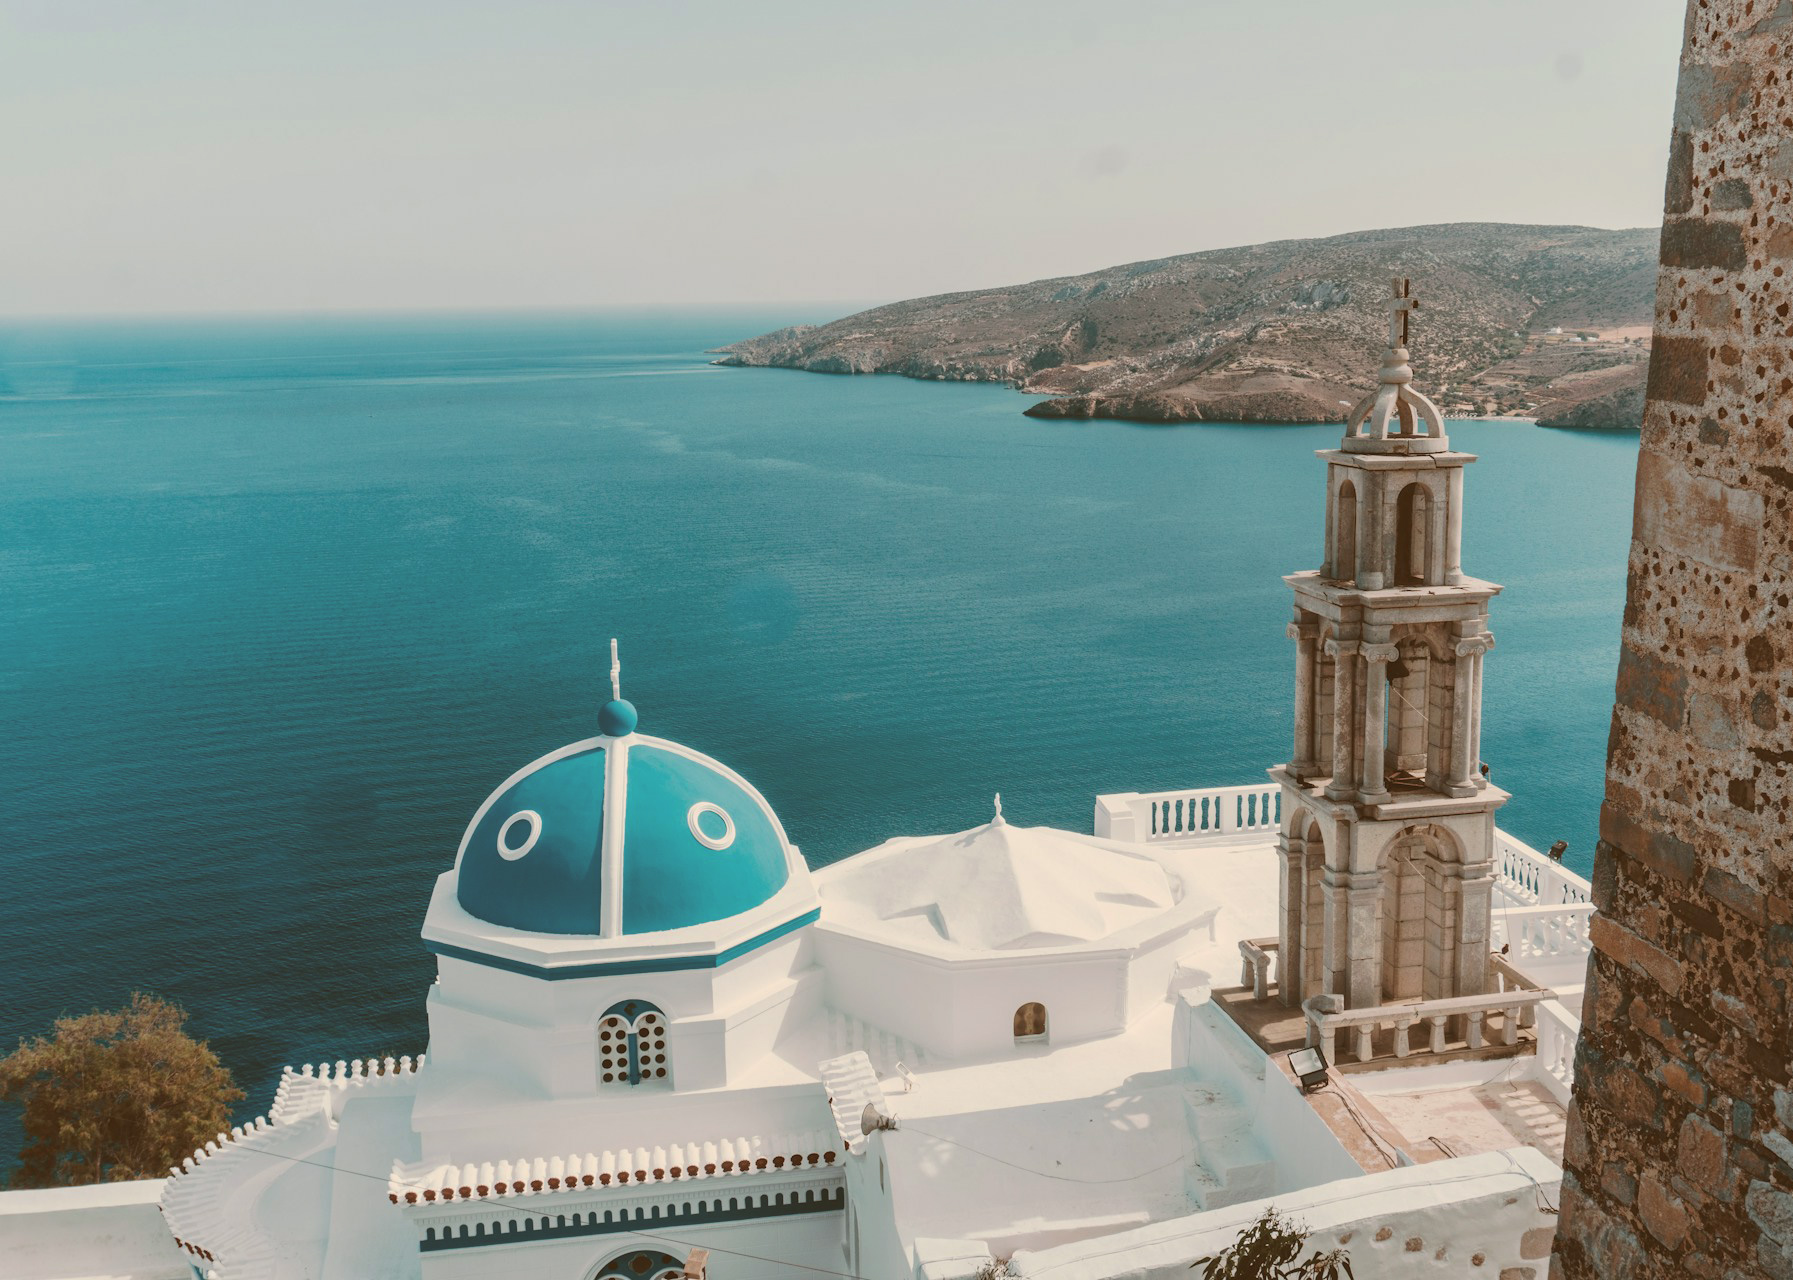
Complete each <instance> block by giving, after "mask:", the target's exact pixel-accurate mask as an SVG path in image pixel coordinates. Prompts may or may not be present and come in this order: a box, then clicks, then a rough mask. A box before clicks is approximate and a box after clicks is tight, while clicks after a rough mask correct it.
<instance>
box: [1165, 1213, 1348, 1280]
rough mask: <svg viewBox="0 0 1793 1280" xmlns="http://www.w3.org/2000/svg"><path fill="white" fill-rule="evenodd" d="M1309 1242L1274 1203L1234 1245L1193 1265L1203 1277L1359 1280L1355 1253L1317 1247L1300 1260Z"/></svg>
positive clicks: (1207, 1279) (1216, 1279)
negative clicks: (1353, 1266) (1354, 1269)
mask: <svg viewBox="0 0 1793 1280" xmlns="http://www.w3.org/2000/svg"><path fill="white" fill-rule="evenodd" d="M1306 1242H1307V1231H1306V1230H1305V1229H1304V1228H1302V1227H1300V1226H1298V1225H1297V1224H1296V1223H1293V1222H1291V1221H1289V1219H1287V1218H1284V1217H1282V1216H1281V1215H1279V1214H1278V1213H1277V1212H1276V1207H1275V1206H1274V1205H1272V1206H1271V1207H1270V1208H1268V1209H1266V1210H1264V1213H1263V1216H1262V1217H1260V1218H1259V1219H1258V1220H1257V1221H1256V1222H1254V1223H1252V1224H1251V1225H1250V1226H1249V1227H1247V1228H1245V1231H1244V1232H1243V1233H1242V1234H1241V1235H1240V1236H1239V1238H1238V1239H1237V1240H1235V1241H1233V1243H1232V1246H1231V1247H1230V1248H1227V1249H1223V1250H1222V1251H1221V1252H1219V1253H1217V1254H1215V1255H1214V1256H1213V1257H1211V1258H1201V1259H1199V1260H1197V1261H1195V1262H1192V1263H1190V1264H1189V1265H1190V1266H1191V1267H1201V1268H1202V1280H1340V1277H1344V1278H1345V1280H1356V1276H1355V1275H1354V1274H1353V1273H1352V1270H1351V1255H1350V1254H1348V1253H1346V1252H1345V1251H1344V1250H1343V1249H1331V1250H1328V1251H1327V1252H1325V1253H1321V1252H1320V1251H1319V1250H1317V1249H1316V1250H1315V1251H1314V1253H1313V1256H1312V1257H1310V1258H1308V1259H1307V1260H1306V1261H1298V1259H1300V1257H1301V1246H1302V1245H1303V1244H1305V1243H1306Z"/></svg>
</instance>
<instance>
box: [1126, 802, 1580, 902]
mask: <svg viewBox="0 0 1793 1280" xmlns="http://www.w3.org/2000/svg"><path fill="white" fill-rule="evenodd" d="M1281 820H1282V793H1281V789H1280V788H1279V787H1277V786H1275V785H1274V784H1271V783H1255V784H1252V785H1250V786H1242V787H1189V788H1185V789H1183V790H1179V791H1117V792H1111V793H1110V794H1108V795H1100V796H1097V797H1096V818H1095V832H1096V834H1097V835H1098V836H1102V837H1104V838H1106V839H1109V840H1137V841H1140V842H1142V843H1148V844H1152V843H1159V842H1164V843H1176V844H1197V843H1203V842H1206V841H1210V840H1236V839H1238V838H1239V837H1240V836H1249V835H1260V834H1261V835H1265V836H1272V835H1275V834H1276V830H1277V827H1278V825H1279V824H1280V823H1281ZM1494 857H1495V863H1496V870H1497V874H1498V883H1499V887H1500V891H1501V892H1502V893H1503V894H1504V895H1505V896H1506V897H1507V898H1508V900H1510V901H1512V902H1515V903H1517V904H1519V905H1521V906H1543V907H1561V906H1576V905H1578V904H1583V903H1588V902H1591V901H1592V899H1593V886H1592V885H1590V884H1589V883H1588V882H1587V880H1585V879H1584V878H1582V877H1581V876H1578V875H1576V874H1575V873H1574V872H1573V871H1571V870H1569V869H1568V868H1567V867H1565V866H1563V864H1562V863H1560V862H1556V861H1553V860H1552V859H1550V858H1548V857H1546V856H1545V855H1544V854H1542V853H1539V852H1538V851H1537V850H1536V849H1534V848H1532V847H1531V846H1530V845H1528V844H1526V843H1525V841H1523V840H1521V839H1519V838H1518V837H1517V836H1513V835H1509V834H1508V833H1507V832H1505V831H1501V830H1499V829H1498V828H1497V829H1496V830H1495V832H1494Z"/></svg>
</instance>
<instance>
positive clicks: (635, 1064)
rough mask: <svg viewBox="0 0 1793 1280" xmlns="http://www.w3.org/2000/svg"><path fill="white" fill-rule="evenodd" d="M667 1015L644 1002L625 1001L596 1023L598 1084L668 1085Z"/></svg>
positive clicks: (611, 1008)
mask: <svg viewBox="0 0 1793 1280" xmlns="http://www.w3.org/2000/svg"><path fill="white" fill-rule="evenodd" d="M668 1065H669V1064H668V1062H667V1049H666V1015H665V1014H664V1013H662V1012H661V1011H660V1009H659V1008H658V1007H657V1006H655V1005H651V1004H649V1003H648V1002H647V1001H645V1000H624V1001H622V1002H620V1003H618V1004H615V1005H612V1006H611V1007H610V1008H609V1009H608V1010H606V1011H605V1013H604V1016H603V1017H602V1018H600V1019H598V1083H599V1084H600V1085H610V1086H613V1087H614V1086H622V1087H624V1088H626V1087H628V1086H630V1085H639V1084H658V1085H669V1084H671V1083H672V1081H671V1080H670V1079H669V1078H668V1076H667V1067H668Z"/></svg>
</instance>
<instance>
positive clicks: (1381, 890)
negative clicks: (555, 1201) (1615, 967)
mask: <svg viewBox="0 0 1793 1280" xmlns="http://www.w3.org/2000/svg"><path fill="white" fill-rule="evenodd" d="M1418 306H1419V303H1418V301H1417V300H1416V299H1415V298H1414V296H1413V289H1412V286H1411V283H1410V282H1409V281H1408V280H1406V279H1405V278H1398V279H1396V280H1395V281H1394V285H1393V288H1392V290H1391V296H1390V298H1389V301H1388V303H1387V307H1388V339H1389V345H1388V349H1387V351H1386V352H1385V353H1384V354H1383V358H1382V367H1381V369H1380V370H1379V371H1378V374H1377V385H1376V388H1375V390H1373V391H1371V392H1370V393H1369V394H1368V395H1366V396H1364V398H1363V399H1362V400H1360V401H1359V402H1358V403H1357V405H1356V406H1355V407H1354V408H1353V409H1352V410H1351V412H1350V414H1349V415H1348V416H1347V418H1346V425H1345V435H1344V439H1343V440H1342V441H1341V442H1340V445H1339V447H1338V448H1336V449H1326V450H1322V451H1320V455H1319V456H1320V457H1321V458H1322V459H1324V460H1325V462H1326V540H1325V552H1324V557H1323V560H1322V564H1321V567H1320V568H1319V569H1318V570H1309V571H1307V572H1305V573H1296V574H1292V575H1290V576H1289V577H1288V578H1286V579H1284V581H1286V582H1287V583H1288V584H1289V587H1290V589H1291V590H1292V591H1293V592H1294V597H1295V599H1294V604H1295V616H1294V620H1293V621H1292V622H1291V624H1290V626H1289V635H1290V636H1291V638H1293V639H1294V641H1295V644H1296V658H1295V743H1294V757H1293V758H1292V759H1291V760H1290V762H1289V763H1288V764H1287V765H1284V766H1282V767H1281V768H1278V769H1274V770H1272V771H1271V775H1272V777H1274V778H1276V779H1277V780H1278V781H1279V782H1280V783H1281V784H1282V787H1283V815H1284V818H1283V830H1282V834H1281V851H1282V858H1283V877H1282V881H1283V882H1282V927H1281V935H1282V936H1281V945H1282V949H1283V950H1282V955H1283V964H1282V973H1283V974H1284V975H1285V977H1284V981H1283V984H1282V992H1283V998H1284V999H1285V1000H1286V1001H1288V1002H1289V1003H1291V1004H1293V1003H1297V1002H1299V1001H1300V1000H1301V999H1303V998H1305V997H1306V996H1309V995H1314V994H1318V993H1321V992H1329V993H1335V994H1338V995H1341V996H1343V997H1344V998H1345V1001H1346V1004H1347V1006H1348V1007H1352V1008H1356V1007H1360V1006H1364V1005H1371V1004H1378V1003H1381V1002H1383V1001H1384V1000H1390V999H1403V1000H1405V999H1442V998H1445V997H1450V996H1460V995H1478V994H1480V993H1481V992H1482V991H1484V990H1485V989H1486V986H1487V983H1488V948H1487V939H1488V910H1489V903H1490V899H1491V891H1492V887H1493V857H1494V811H1495V809H1497V808H1498V807H1499V806H1500V805H1501V804H1502V803H1503V802H1504V801H1505V800H1506V793H1505V792H1503V791H1501V790H1499V789H1498V788H1496V787H1493V786H1491V785H1490V784H1489V782H1488V779H1487V778H1486V777H1485V776H1484V775H1483V773H1482V771H1481V703H1482V657H1483V655H1484V654H1485V653H1486V652H1487V651H1488V650H1489V649H1490V648H1491V647H1492V645H1493V643H1494V637H1493V636H1492V635H1491V634H1489V632H1488V625H1487V624H1488V602H1489V601H1490V600H1491V599H1492V598H1493V597H1494V595H1495V594H1496V593H1498V592H1499V591H1500V588H1499V587H1498V586H1496V585H1495V584H1494V583H1492V582H1483V581H1481V580H1479V579H1476V578H1472V577H1470V576H1468V575H1467V574H1466V573H1465V572H1464V571H1463V565H1462V550H1463V548H1462V538H1463V471H1464V468H1465V467H1466V466H1467V465H1468V464H1469V463H1471V462H1474V461H1475V458H1474V457H1473V456H1472V455H1470V454H1467V453H1457V452H1454V451H1453V450H1452V449H1451V447H1450V442H1449V441H1448V439H1446V437H1445V432H1444V419H1443V417H1442V416H1441V415H1440V414H1439V412H1438V407H1437V406H1436V405H1434V404H1433V403H1432V401H1431V400H1430V399H1428V398H1427V397H1426V396H1425V395H1423V394H1422V393H1421V392H1419V391H1418V390H1417V389H1416V388H1415V387H1414V385H1413V369H1412V367H1411V365H1410V364H1409V357H1408V349H1407V344H1408V341H1409V337H1410V333H1409V324H1410V319H1411V317H1412V315H1413V312H1414V311H1415V309H1416V308H1417V307H1418Z"/></svg>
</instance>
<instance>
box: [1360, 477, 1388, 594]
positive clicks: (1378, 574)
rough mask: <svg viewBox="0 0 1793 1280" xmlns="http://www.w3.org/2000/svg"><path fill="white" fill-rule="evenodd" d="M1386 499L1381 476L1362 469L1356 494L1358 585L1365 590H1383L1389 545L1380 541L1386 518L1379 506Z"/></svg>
mask: <svg viewBox="0 0 1793 1280" xmlns="http://www.w3.org/2000/svg"><path fill="white" fill-rule="evenodd" d="M1372 477H1375V479H1374V481H1373V483H1372ZM1387 500H1388V499H1387V495H1386V494H1385V493H1384V492H1383V484H1382V481H1381V478H1380V477H1379V476H1377V475H1376V473H1375V472H1372V471H1366V472H1364V485H1363V489H1362V491H1360V492H1359V493H1358V495H1357V585H1358V586H1359V587H1360V588H1361V589H1363V590H1365V591H1380V590H1382V587H1383V583H1384V580H1385V579H1384V576H1383V573H1382V565H1383V563H1384V561H1386V560H1387V559H1388V555H1387V552H1388V548H1387V547H1385V546H1383V545H1382V544H1383V530H1384V529H1386V528H1387V527H1388V521H1387V520H1385V519H1384V518H1383V516H1384V512H1383V510H1382V508H1383V506H1384V504H1385V503H1386V502H1387Z"/></svg>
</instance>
